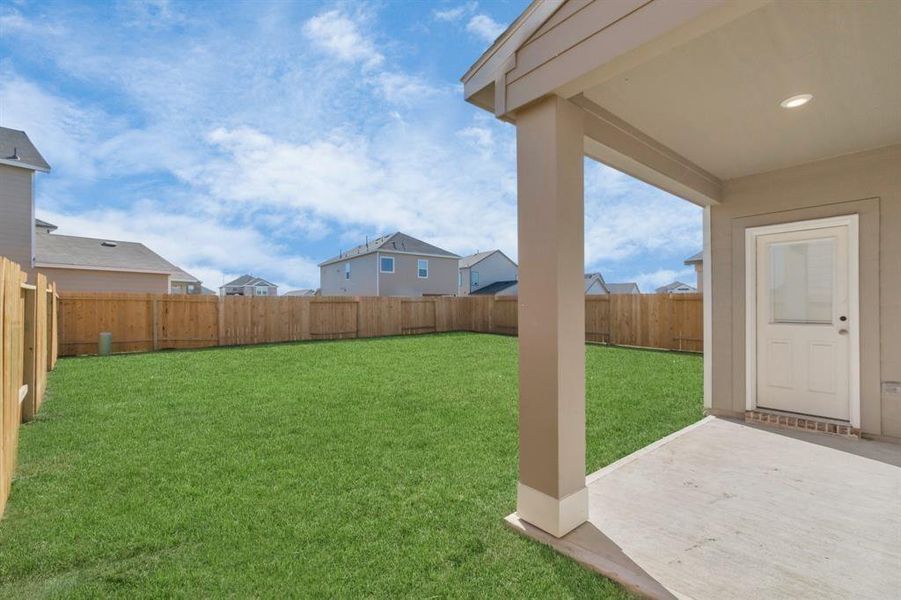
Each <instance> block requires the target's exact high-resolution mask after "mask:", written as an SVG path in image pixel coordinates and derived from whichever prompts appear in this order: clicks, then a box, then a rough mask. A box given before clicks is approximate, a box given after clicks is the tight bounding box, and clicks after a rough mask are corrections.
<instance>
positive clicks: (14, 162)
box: [0, 127, 50, 173]
mask: <svg viewBox="0 0 901 600" xmlns="http://www.w3.org/2000/svg"><path fill="white" fill-rule="evenodd" d="M0 164H4V165H10V166H13V167H22V168H23V169H30V170H32V171H43V172H44V173H49V172H50V165H49V164H47V161H46V160H44V157H43V156H41V153H40V152H38V149H37V148H35V147H34V144H32V143H31V140H30V139H29V138H28V134H26V133H25V132H24V131H19V130H18V129H9V128H8V127H0Z"/></svg>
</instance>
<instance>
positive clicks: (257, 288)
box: [219, 274, 278, 296]
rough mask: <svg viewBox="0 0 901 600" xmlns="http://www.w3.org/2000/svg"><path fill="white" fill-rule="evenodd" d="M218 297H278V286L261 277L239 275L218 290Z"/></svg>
mask: <svg viewBox="0 0 901 600" xmlns="http://www.w3.org/2000/svg"><path fill="white" fill-rule="evenodd" d="M219 295H220V296H278V286H277V285H275V284H274V283H272V282H270V281H266V280H265V279H263V278H262V277H256V276H254V275H249V274H248V275H241V276H240V277H238V278H237V279H234V280H232V281H229V282H228V283H226V284H224V285H222V286H221V287H220V288H219Z"/></svg>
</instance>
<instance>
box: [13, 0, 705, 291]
mask: <svg viewBox="0 0 901 600" xmlns="http://www.w3.org/2000/svg"><path fill="white" fill-rule="evenodd" d="M343 6H346V5H343ZM464 6H467V7H468V6H469V5H464ZM179 8H182V9H184V10H185V11H186V13H187V16H185V17H184V18H185V21H184V27H183V28H177V29H176V30H174V31H175V33H172V32H166V31H162V30H161V28H157V27H154V28H150V29H152V31H147V29H148V28H144V30H138V29H131V30H128V31H127V32H126V33H120V32H119V30H110V29H104V26H103V25H102V23H100V22H92V21H84V22H77V21H71V22H70V21H67V20H65V18H64V17H65V16H68V15H63V16H60V17H58V20H57V22H56V23H57V24H54V22H53V21H52V18H48V23H47V26H48V27H64V28H68V29H72V30H75V29H78V30H79V31H81V32H83V34H82V35H65V36H61V37H54V36H33V37H29V38H28V39H29V43H32V44H33V47H31V46H30V52H32V55H41V56H46V57H47V60H46V64H47V66H46V67H45V68H44V70H45V71H49V70H51V69H55V70H56V71H58V72H59V73H61V74H62V75H61V77H63V78H64V80H65V81H66V82H70V81H76V82H78V86H76V87H79V86H80V87H89V88H91V89H92V90H94V92H95V93H92V94H90V95H86V96H67V95H61V93H59V92H56V91H55V88H54V87H53V86H54V83H53V79H52V78H51V79H50V83H48V84H46V85H36V84H34V83H33V82H31V81H29V80H28V79H25V78H22V77H19V76H17V75H16V73H15V72H13V71H10V70H8V69H11V68H12V67H8V66H6V65H8V64H16V63H14V62H12V61H5V62H4V63H0V64H2V66H0V123H2V124H3V125H6V126H10V127H18V128H21V129H26V130H28V132H29V134H31V135H32V137H33V139H34V140H35V143H36V144H37V145H38V147H39V148H41V150H42V151H43V152H44V153H45V155H46V156H47V158H48V160H49V161H50V162H51V164H52V165H53V167H54V172H53V173H52V174H50V175H49V176H42V177H41V178H40V180H39V184H38V186H39V187H38V207H39V209H43V213H42V214H44V215H45V216H46V217H47V218H48V219H49V220H51V221H53V222H56V221H63V222H60V223H58V224H60V225H65V227H66V231H67V232H68V233H72V234H75V235H99V236H101V237H110V236H115V237H120V238H124V239H135V240H139V241H144V242H145V243H147V244H148V246H150V247H151V248H153V249H154V250H156V251H158V252H160V253H161V254H163V255H164V256H166V257H167V258H169V259H170V260H172V261H173V262H176V263H177V264H180V265H181V266H183V267H184V268H186V269H187V270H189V271H191V272H194V273H195V274H196V275H198V276H202V277H203V278H204V279H205V280H206V281H207V282H209V283H212V284H215V285H218V284H219V283H220V280H221V278H222V277H223V276H234V275H240V274H241V273H242V272H244V271H254V272H260V274H261V275H264V276H267V277H270V278H273V279H277V280H278V281H279V283H282V284H285V285H288V286H291V287H315V285H316V281H317V280H318V271H316V270H315V268H314V267H313V266H312V265H313V262H315V261H318V260H322V259H324V258H326V257H328V256H330V255H333V254H335V253H337V251H338V249H339V248H338V247H337V246H339V245H342V246H343V247H345V248H346V247H348V246H351V245H354V244H356V243H359V242H360V241H361V240H362V239H363V237H364V236H365V235H375V234H377V233H379V232H390V231H394V230H403V231H406V232H408V233H410V234H411V235H416V236H418V237H422V238H424V239H426V240H428V241H430V242H432V243H435V244H437V245H439V246H442V247H446V248H447V249H449V250H453V251H456V252H459V253H468V252H471V251H474V250H476V249H487V248H501V249H502V250H504V251H505V252H506V253H507V254H509V255H510V256H511V257H513V258H515V257H516V254H517V248H516V206H515V198H516V179H515V178H516V172H515V164H516V163H515V136H514V130H513V128H512V127H511V126H509V125H507V124H505V123H501V122H498V121H497V120H495V119H494V118H493V117H492V116H490V115H488V114H483V113H481V112H480V111H475V110H474V109H471V108H470V107H468V106H467V105H466V104H465V103H464V102H463V101H462V100H461V95H460V91H459V88H455V87H453V85H455V84H450V83H449V82H443V81H442V82H440V83H437V84H436V83H435V82H434V81H431V80H429V79H426V78H424V77H422V76H420V75H418V74H414V72H404V71H402V70H401V69H400V68H399V66H398V65H397V64H393V63H392V61H390V60H389V58H386V55H385V54H383V53H382V52H383V49H382V47H380V46H377V45H376V43H375V41H374V38H373V35H372V34H371V33H370V32H371V31H372V30H373V27H372V26H371V17H370V16H368V15H366V14H362V13H360V14H357V13H352V12H348V11H349V10H350V9H346V8H342V9H340V10H329V11H327V12H322V13H321V14H319V15H317V16H315V17H313V18H312V19H309V20H308V21H306V23H300V24H298V22H297V20H296V17H294V16H293V14H292V11H290V10H288V9H286V8H285V7H284V5H281V4H278V3H276V4H273V5H272V7H271V8H270V10H269V11H268V12H267V14H266V15H264V16H261V15H258V14H256V11H250V12H249V14H250V15H251V16H250V17H249V19H251V18H253V17H258V18H259V21H249V25H248V27H247V29H246V30H245V33H246V36H247V43H246V44H245V45H244V49H245V50H244V51H242V52H241V53H237V54H236V53H234V52H232V50H233V45H234V33H233V32H232V31H223V30H221V28H217V27H208V26H205V27H201V28H197V29H191V27H192V21H191V5H190V4H182V5H180V6H179ZM238 9H239V7H238V8H236V10H238ZM475 10H476V7H475V6H474V5H473V7H472V9H471V11H470V12H469V13H465V14H462V13H461V16H460V17H458V19H459V20H458V21H457V23H459V24H460V26H462V25H464V24H466V23H467V22H468V23H469V25H468V26H467V27H468V28H469V29H470V30H473V27H475V28H476V31H474V33H476V34H477V35H484V36H485V37H486V40H488V41H491V40H493V39H494V37H495V36H496V35H497V34H498V33H500V30H501V29H502V26H501V25H499V24H497V23H495V22H494V21H492V20H491V19H488V20H487V21H485V20H484V19H477V18H476V17H482V16H484V15H476V17H473V18H472V19H469V20H468V21H467V19H468V17H469V16H470V15H472V14H474V12H475ZM211 18H212V17H211ZM436 18H438V17H437V16H436ZM448 18H449V17H448ZM486 18H487V17H486ZM292 19H293V20H292ZM38 22H39V21H38V20H37V19H35V23H38ZM26 23H27V22H26ZM60 23H61V24H62V25H58V24H60ZM19 26H20V27H26V26H27V25H25V24H23V23H19ZM486 26H487V27H486ZM299 27H300V28H301V29H302V31H303V33H304V35H297V32H298V28H299ZM181 29H184V30H185V31H186V32H187V34H186V33H185V32H182V31H181ZM489 30H490V31H489ZM479 32H481V33H479ZM172 36H174V37H172ZM489 38H490V39H489ZM165 40H172V41H171V43H166V42H165ZM392 41H393V40H390V39H389V40H386V44H391V43H392ZM148 47H153V48H154V51H153V52H152V53H151V52H148V51H147V48H148ZM390 47H391V46H390V45H386V46H385V48H390ZM311 48H313V49H318V50H320V51H321V52H318V51H311ZM323 52H324V53H325V54H327V55H328V56H327V57H324V56H323ZM223 57H228V58H227V62H228V68H227V69H224V68H223V60H224V59H223ZM335 59H337V60H339V61H342V62H344V63H347V64H350V65H358V66H359V65H363V67H364V74H363V76H362V77H361V76H360V73H359V69H351V68H336V61H335ZM23 64H24V63H23ZM4 66H6V69H7V70H4ZM61 87H62V88H63V89H69V88H67V87H66V86H61ZM422 99H427V101H428V104H427V110H422V109H421V107H420V105H419V102H420V100H422ZM116 115H121V116H116ZM585 173H586V242H587V243H586V246H587V249H588V255H587V256H588V259H589V260H588V264H589V268H590V269H592V270H595V269H598V270H601V271H603V272H605V273H606V272H611V271H613V272H615V273H616V274H617V277H615V278H614V280H617V279H619V280H622V279H625V277H620V276H618V275H624V274H625V273H632V272H639V273H642V272H644V271H648V272H653V271H654V269H656V268H657V267H658V266H660V267H666V266H676V265H678V266H681V261H679V262H678V263H675V265H673V264H672V253H673V252H684V255H685V256H688V255H690V254H692V253H694V252H695V251H696V250H697V249H698V248H699V247H700V219H701V217H700V211H699V209H697V208H695V207H693V206H692V205H690V204H688V203H685V202H682V201H679V200H675V199H673V198H672V197H669V196H667V195H666V194H663V193H661V192H658V191H655V190H651V189H649V188H647V187H646V186H643V185H641V184H638V183H636V182H635V181H634V180H631V179H630V178H628V177H626V176H624V175H622V174H620V173H618V172H616V171H614V170H612V169H607V168H605V167H600V166H597V165H596V164H594V163H592V162H591V161H589V162H588V166H587V167H586V172H585ZM73 181H74V184H73V183H72V182H73ZM85 181H96V182H97V183H96V187H86V184H85V185H84V186H82V187H78V184H81V183H83V182H85ZM160 182H163V183H160ZM57 185H60V186H62V187H63V188H65V186H66V185H71V186H72V187H73V189H72V190H65V189H63V190H62V191H60V190H57V189H55V187H54V186H57ZM128 186H133V187H128ZM95 191H96V192H98V193H97V194H96V196H95V195H93V194H94V192H95ZM64 192H68V193H64ZM147 198H150V200H147ZM48 209H52V210H48ZM664 255H668V257H667V259H666V260H669V261H670V265H667V264H665V263H663V262H662V261H663V260H664V259H663V258H659V259H657V260H656V261H655V260H654V257H658V256H664ZM648 257H652V258H648ZM647 263H651V264H647ZM263 271H266V272H265V273H264V272H263ZM662 283H666V281H664V282H662ZM210 287H213V286H210Z"/></svg>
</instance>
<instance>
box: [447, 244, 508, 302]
mask: <svg viewBox="0 0 901 600" xmlns="http://www.w3.org/2000/svg"><path fill="white" fill-rule="evenodd" d="M472 271H477V272H478V273H479V285H478V286H475V287H471V286H470V281H471V279H470V276H471V275H470V274H471V272H472ZM460 273H461V274H462V282H461V283H462V285H460V286H459V288H458V290H457V294H458V295H460V296H468V295H469V294H470V293H471V292H474V291H476V290H479V289H481V288H483V287H485V286H486V285H490V284H492V283H495V282H498V281H515V280H516V278H517V268H516V265H515V264H514V263H513V261H511V260H510V259H508V258H507V257H506V256H504V255H503V254H501V253H500V252H495V253H494V254H492V255H491V256H488V257H486V258H483V259H482V260H480V261H479V262H477V263H476V264H474V265H472V267H470V268H468V269H460ZM457 281H458V282H459V281H460V277H459V276H458V278H457Z"/></svg>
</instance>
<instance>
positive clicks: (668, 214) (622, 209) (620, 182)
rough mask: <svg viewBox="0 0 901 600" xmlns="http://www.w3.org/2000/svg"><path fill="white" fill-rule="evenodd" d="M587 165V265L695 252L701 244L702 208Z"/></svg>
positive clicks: (591, 164)
mask: <svg viewBox="0 0 901 600" xmlns="http://www.w3.org/2000/svg"><path fill="white" fill-rule="evenodd" d="M586 162H587V164H586V170H585V175H586V177H585V198H586V206H585V243H586V246H587V256H586V260H585V262H586V264H587V265H589V266H590V267H598V268H600V267H603V266H606V265H609V264H610V263H612V262H619V261H625V260H628V259H632V258H635V257H638V256H641V255H647V254H651V253H653V254H661V253H672V252H676V253H684V254H685V256H689V255H690V254H692V253H694V252H697V249H698V248H700V246H701V244H702V240H701V227H700V225H701V209H700V208H698V207H697V206H695V205H693V204H691V203H689V202H686V201H684V200H681V199H678V198H676V197H674V196H670V195H669V194H667V193H665V192H661V191H659V190H656V189H655V188H652V187H650V186H647V185H644V184H640V183H638V182H636V181H635V180H634V179H632V178H630V177H629V176H627V175H624V174H622V173H620V172H619V171H616V170H614V169H611V168H610V167H606V166H604V165H600V164H598V163H595V162H593V161H586ZM664 283H666V282H664Z"/></svg>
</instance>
